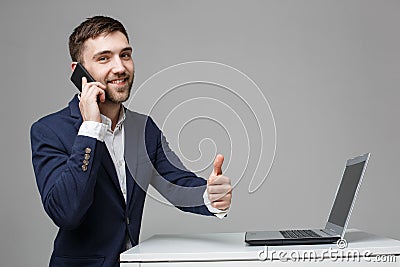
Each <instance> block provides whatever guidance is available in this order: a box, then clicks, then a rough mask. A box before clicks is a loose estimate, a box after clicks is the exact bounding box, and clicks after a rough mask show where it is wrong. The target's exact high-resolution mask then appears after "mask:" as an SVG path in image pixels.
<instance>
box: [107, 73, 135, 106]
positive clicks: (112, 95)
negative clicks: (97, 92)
mask: <svg viewBox="0 0 400 267" xmlns="http://www.w3.org/2000/svg"><path fill="white" fill-rule="evenodd" d="M132 85H133V78H132V79H129V80H128V83H127V84H126V85H125V86H122V87H118V88H116V89H115V88H113V89H111V88H109V87H108V86H107V88H106V90H105V97H106V101H109V102H111V103H114V104H122V103H123V102H125V101H126V100H128V98H129V96H130V94H131V90H132Z"/></svg>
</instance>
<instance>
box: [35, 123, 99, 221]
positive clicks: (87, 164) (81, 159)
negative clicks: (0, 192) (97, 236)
mask: <svg viewBox="0 0 400 267" xmlns="http://www.w3.org/2000/svg"><path fill="white" fill-rule="evenodd" d="M63 135H65V133H63V132H62V131H60V132H57V133H56V132H55V131H53V130H52V128H50V127H49V126H48V125H46V124H45V123H43V122H41V121H39V122H36V123H34V124H33V125H32V127H31V148H32V163H33V168H34V171H35V176H36V182H37V186H38V189H39V192H40V195H41V199H42V202H43V207H44V209H45V211H46V213H47V214H48V215H49V216H50V218H51V219H52V220H53V221H54V223H55V224H56V225H57V226H59V227H60V228H64V229H74V228H76V227H78V226H79V225H80V224H81V222H82V221H83V220H84V218H85V214H86V212H87V210H88V209H89V207H90V205H91V203H92V201H93V193H94V187H95V184H96V176H97V175H96V173H97V171H98V169H99V166H100V158H101V157H100V155H101V154H102V153H103V151H104V149H105V145H104V143H102V142H100V141H97V140H96V139H95V138H91V137H87V136H78V135H77V136H76V137H75V140H74V143H73V146H72V148H69V149H67V147H66V146H68V145H66V144H65V143H64V142H63V141H62V140H64V139H65V138H66V137H65V136H63ZM69 138H70V137H69ZM68 151H69V152H68Z"/></svg>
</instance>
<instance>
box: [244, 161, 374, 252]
mask: <svg viewBox="0 0 400 267" xmlns="http://www.w3.org/2000/svg"><path fill="white" fill-rule="evenodd" d="M369 157H370V153H367V154H364V155H361V156H358V157H355V158H352V159H349V160H347V162H346V167H345V169H344V172H343V175H342V181H341V182H340V185H339V188H338V190H337V192H336V198H335V201H334V203H333V206H332V209H331V213H330V215H329V219H328V222H327V223H326V226H325V228H324V229H303V230H282V231H254V232H246V235H245V242H246V243H248V244H249V245H296V244H298V245H305V244H324V243H334V242H337V241H338V240H339V239H343V238H344V234H345V231H346V228H347V224H348V222H349V219H350V215H351V211H352V209H353V206H354V202H355V200H356V197H357V193H358V190H359V188H360V185H361V181H362V179H363V176H364V172H365V169H366V167H367V163H368V160H369Z"/></svg>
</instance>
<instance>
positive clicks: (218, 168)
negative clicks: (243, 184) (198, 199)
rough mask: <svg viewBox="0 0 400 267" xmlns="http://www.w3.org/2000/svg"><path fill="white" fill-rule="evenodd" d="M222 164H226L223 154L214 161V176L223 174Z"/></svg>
mask: <svg viewBox="0 0 400 267" xmlns="http://www.w3.org/2000/svg"><path fill="white" fill-rule="evenodd" d="M222 163H224V156H223V155H221V154H218V155H217V156H216V157H215V160H214V169H213V174H214V175H221V174H222Z"/></svg>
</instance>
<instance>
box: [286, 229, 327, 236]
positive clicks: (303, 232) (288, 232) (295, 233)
mask: <svg viewBox="0 0 400 267" xmlns="http://www.w3.org/2000/svg"><path fill="white" fill-rule="evenodd" d="M279 232H280V233H281V234H282V235H283V236H284V237H285V238H310V237H321V236H320V235H319V234H317V233H316V232H314V231H312V230H285V231H279Z"/></svg>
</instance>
